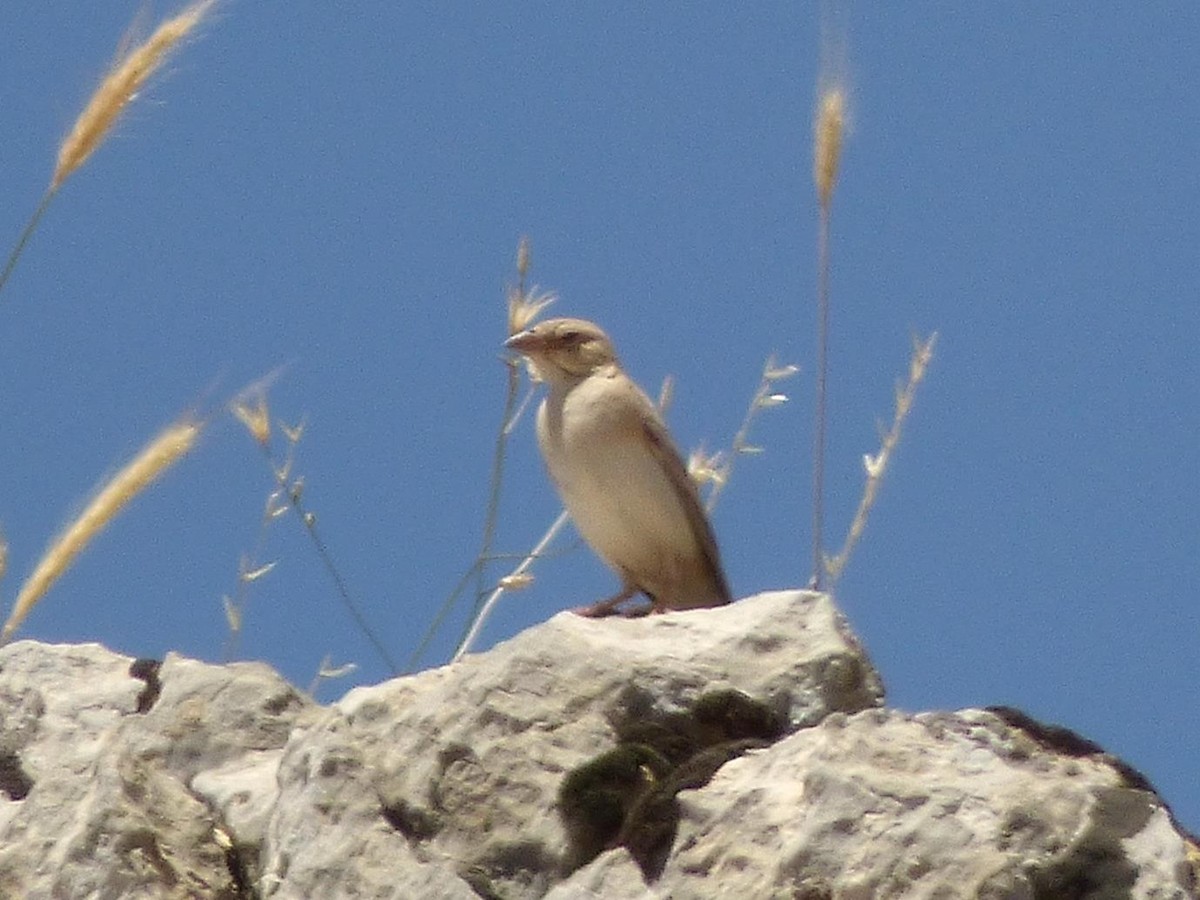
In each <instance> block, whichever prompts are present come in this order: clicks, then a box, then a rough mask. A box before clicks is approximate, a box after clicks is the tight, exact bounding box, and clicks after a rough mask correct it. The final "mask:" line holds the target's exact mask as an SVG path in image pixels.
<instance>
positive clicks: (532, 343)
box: [504, 328, 546, 353]
mask: <svg viewBox="0 0 1200 900" xmlns="http://www.w3.org/2000/svg"><path fill="white" fill-rule="evenodd" d="M545 345H546V339H545V338H544V337H542V335H540V334H538V333H537V332H536V331H534V330H533V329H532V328H526V329H525V330H524V331H518V332H517V333H516V334H514V335H513V336H512V337H510V338H509V339H508V340H507V341H505V342H504V346H505V347H507V348H508V349H509V350H516V351H517V352H518V353H535V352H537V351H538V350H540V349H542V348H543V347H544V346H545Z"/></svg>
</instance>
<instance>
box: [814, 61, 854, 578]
mask: <svg viewBox="0 0 1200 900" xmlns="http://www.w3.org/2000/svg"><path fill="white" fill-rule="evenodd" d="M845 129H846V94H845V91H844V90H843V89H842V88H841V87H840V86H839V85H838V84H837V83H836V82H835V83H833V84H831V85H830V86H827V87H825V88H823V89H822V91H821V95H820V98H819V102H818V104H817V119H816V123H815V125H814V129H813V181H814V182H815V183H816V188H817V201H818V204H819V208H820V215H819V216H818V220H819V223H818V224H819V227H818V231H817V400H816V411H815V413H814V418H815V423H814V427H813V503H812V515H813V528H812V567H813V575H812V587H813V588H815V589H818V590H819V589H820V587H821V574H822V569H823V565H824V563H823V560H824V550H823V549H822V548H823V545H824V534H823V533H822V532H823V530H824V527H825V424H826V419H827V415H826V406H825V403H826V396H827V389H826V382H827V377H828V373H829V217H830V207H831V203H832V200H833V189H834V186H835V185H836V184H837V176H838V168H839V166H840V164H841V159H842V138H843V137H844V135H845Z"/></svg>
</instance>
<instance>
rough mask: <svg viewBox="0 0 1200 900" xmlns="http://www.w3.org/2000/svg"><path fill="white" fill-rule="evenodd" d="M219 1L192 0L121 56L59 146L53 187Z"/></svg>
mask: <svg viewBox="0 0 1200 900" xmlns="http://www.w3.org/2000/svg"><path fill="white" fill-rule="evenodd" d="M215 2H216V0H198V2H195V3H192V4H191V5H190V6H188V7H186V8H185V9H184V10H183V12H181V13H179V15H177V16H174V17H173V18H170V19H167V20H166V21H165V22H163V23H162V24H161V25H159V26H158V28H156V29H155V30H154V33H153V34H152V35H150V37H149V38H147V39H146V40H145V41H144V42H143V43H141V44H139V45H137V46H136V47H133V48H132V49H130V50H127V51H125V52H123V53H121V54H120V55H119V56H118V58H117V61H116V62H115V63H114V64H113V67H112V69H111V70H110V71H109V73H108V74H107V75H106V76H105V77H104V80H103V81H102V82H100V86H99V87H98V88H96V90H95V92H94V93H93V94H92V97H91V99H90V100H89V101H88V104H87V106H85V107H84V109H83V112H82V113H80V114H79V118H78V119H76V120H75V124H74V126H72V128H71V133H70V134H68V135H67V137H66V140H64V141H63V142H62V146H61V147H59V149H58V163H57V165H55V167H54V175H53V177H52V178H51V179H50V190H51V191H55V190H57V189H58V188H59V187H60V186H61V185H62V183H63V182H64V181H66V180H67V179H68V178H69V177H70V176H71V174H72V173H73V172H74V171H75V170H76V169H78V168H79V167H80V166H82V165H83V164H84V163H85V162H86V161H87V158H88V157H89V156H91V155H92V153H93V152H95V150H96V148H97V147H99V146H100V145H101V144H102V143H104V139H105V138H106V137H107V136H108V132H109V131H110V130H111V129H112V126H113V123H115V122H116V121H117V119H119V118H120V117H121V113H122V112H123V111H124V110H125V107H126V106H128V105H129V104H130V102H132V101H133V99H134V98H135V97H136V96H137V95H138V92H139V91H140V90H141V89H142V88H143V87H145V85H146V82H148V81H149V80H150V78H151V76H153V75H154V73H155V72H157V71H158V69H159V67H160V66H161V65H162V64H163V62H164V61H165V60H166V59H167V57H168V56H170V54H171V52H172V51H173V50H174V49H175V47H176V45H178V44H179V42H180V41H181V40H183V39H184V38H185V37H187V36H188V35H189V34H190V33H191V32H192V31H193V30H194V29H195V27H196V26H197V25H198V24H199V23H200V20H201V19H203V18H204V16H205V14H206V13H207V12H208V11H209V9H210V8H211V7H212V6H213V4H214V3H215Z"/></svg>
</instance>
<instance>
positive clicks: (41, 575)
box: [0, 419, 201, 644]
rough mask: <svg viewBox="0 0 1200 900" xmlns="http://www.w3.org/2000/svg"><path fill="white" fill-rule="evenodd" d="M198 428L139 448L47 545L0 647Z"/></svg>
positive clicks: (187, 426) (177, 430)
mask: <svg viewBox="0 0 1200 900" xmlns="http://www.w3.org/2000/svg"><path fill="white" fill-rule="evenodd" d="M200 430H201V425H200V423H199V422H195V421H192V420H190V419H185V420H183V421H182V422H177V423H176V424H174V425H171V426H170V427H169V428H167V429H166V430H165V431H163V432H162V433H161V434H159V435H158V436H157V437H156V438H155V439H154V440H153V441H151V442H150V443H149V444H147V445H146V446H145V447H144V448H142V451H141V453H139V454H138V455H137V456H136V457H134V458H133V460H132V461H131V462H130V463H129V464H128V465H126V466H125V468H123V469H121V470H120V471H119V472H117V474H116V475H114V476H113V477H112V478H111V479H110V480H109V481H108V482H107V483H106V484H105V485H104V486H103V487H102V488H101V489H100V491H99V493H97V494H96V496H95V497H93V498H92V501H91V502H90V503H88V505H87V506H86V507H85V508H84V510H83V512H82V513H80V514H79V516H78V517H77V518H76V519H75V521H73V522H72V523H71V524H70V525H68V526H67V528H66V530H65V531H63V533H62V534H60V535H59V536H58V538H56V539H55V541H54V543H53V544H51V545H50V548H49V549H48V550H47V551H46V552H45V554H43V555H42V558H41V560H40V561H39V562H38V565H37V568H35V569H34V570H33V574H32V575H30V576H29V578H28V580H26V582H25V584H24V585H22V587H21V591H20V593H18V594H17V600H16V602H15V603H14V604H13V611H12V613H11V614H10V615H9V617H8V620H7V621H6V622H5V623H4V628H3V630H2V631H0V644H3V643H5V642H7V641H8V639H9V638H10V637H12V634H13V632H14V631H16V630H17V628H18V627H19V626H20V624H21V622H22V621H24V619H25V616H27V615H28V614H29V611H30V610H31V609H33V607H34V605H36V604H37V602H38V601H39V600H41V599H42V597H44V596H45V594H46V592H47V591H48V590H50V588H51V587H52V586H53V584H54V582H55V581H57V580H58V578H59V576H60V575H62V574H63V572H65V571H66V570H67V569H68V568H69V567H70V566H71V563H73V562H74V561H75V558H76V557H77V556H78V555H79V554H80V552H82V551H83V549H84V548H85V547H86V546H87V545H88V544H89V543H90V542H91V540H92V538H94V537H95V536H96V535H97V534H99V533H100V532H101V531H102V530H103V529H104V526H105V525H107V524H108V523H109V522H110V521H111V520H112V519H113V517H114V516H116V514H117V513H119V512H120V511H121V510H122V509H123V508H124V506H125V505H126V504H127V503H128V502H129V501H130V500H132V499H133V498H134V497H136V496H137V495H138V494H140V493H141V492H142V491H143V490H145V489H146V488H147V487H148V486H149V485H150V484H151V483H153V482H154V480H155V479H157V478H158V476H159V475H161V474H162V473H163V472H165V471H166V470H167V469H168V468H170V467H171V465H172V464H173V463H175V462H177V461H178V460H179V459H180V458H181V457H183V456H185V455H186V454H187V453H188V451H190V450H191V449H192V447H193V446H194V445H195V443H196V439H197V438H198V437H199V436H200Z"/></svg>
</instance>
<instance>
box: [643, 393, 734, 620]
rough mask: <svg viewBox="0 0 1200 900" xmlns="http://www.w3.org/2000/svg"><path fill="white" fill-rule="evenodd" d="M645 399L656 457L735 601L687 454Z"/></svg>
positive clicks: (727, 597) (726, 594) (712, 570)
mask: <svg viewBox="0 0 1200 900" xmlns="http://www.w3.org/2000/svg"><path fill="white" fill-rule="evenodd" d="M639 393H640V391H639ZM643 397H644V395H643ZM644 399H645V403H646V412H647V415H644V416H642V429H643V432H644V433H645V435H646V440H647V443H648V444H649V445H650V448H651V450H652V452H653V453H654V456H655V459H656V460H657V461H658V463H659V465H660V466H662V469H663V471H664V472H666V473H667V476H668V477H669V478H670V480H671V487H672V488H674V491H675V495H676V496H677V497H678V498H679V505H680V507H682V509H683V512H684V515H685V516H686V517H687V522H688V527H689V528H690V529H691V532H692V535H693V536H694V537H695V539H696V544H697V545H698V546H699V547H700V552H701V554H702V555H703V557H704V564H705V566H706V567H707V568H708V571H709V575H711V576H712V581H713V584H715V585H717V586H718V587H719V588H720V591H721V598H722V599H723V600H724V601H725V602H727V603H728V602H731V601H732V600H733V595H732V593H730V590H729V583H728V582H727V581H726V580H725V570H724V569H723V568H722V567H721V556H720V553H719V552H718V550H717V538H716V536H715V535H714V534H713V530H712V524H711V523H710V522H709V521H708V516H707V515H705V513H704V506H703V505H702V504H701V502H700V493H699V491H698V490H697V489H696V483H695V482H694V481H692V477H691V476H690V475H688V473H687V467H686V466H684V463H683V458H682V457H681V456H680V455H679V451H678V450H677V449H676V447H675V442H674V441H673V440H671V435H670V432H668V431H667V426H666V425H664V424H663V422H662V419H661V418H659V416H658V411H657V410H656V409H655V408H654V405H653V404H652V403H651V402H650V400H649V398H645V397H644Z"/></svg>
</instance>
